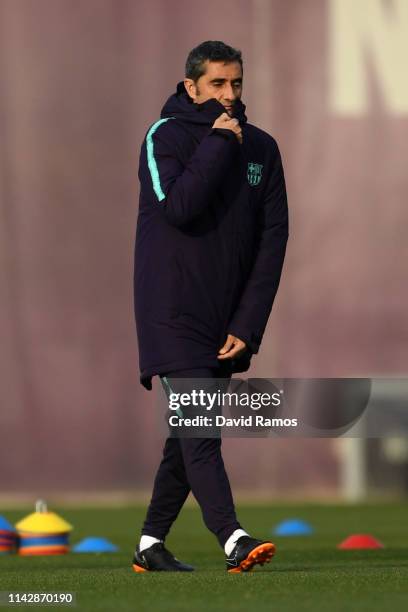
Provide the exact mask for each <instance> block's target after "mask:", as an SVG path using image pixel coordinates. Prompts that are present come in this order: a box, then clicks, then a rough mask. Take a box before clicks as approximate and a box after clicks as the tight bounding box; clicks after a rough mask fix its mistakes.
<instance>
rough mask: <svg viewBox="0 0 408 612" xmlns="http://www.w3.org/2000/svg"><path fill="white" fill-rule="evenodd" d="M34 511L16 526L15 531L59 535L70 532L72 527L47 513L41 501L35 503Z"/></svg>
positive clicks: (56, 515) (53, 514) (44, 504)
mask: <svg viewBox="0 0 408 612" xmlns="http://www.w3.org/2000/svg"><path fill="white" fill-rule="evenodd" d="M35 508H36V511H35V512H33V513H32V514H29V515H28V516H26V517H25V518H23V519H22V520H21V521H19V522H18V523H17V524H16V528H17V530H18V531H19V532H20V534H21V532H25V533H32V534H35V533H41V534H57V533H58V534H61V533H68V532H69V531H72V529H73V527H72V525H70V524H69V523H67V521H65V520H64V519H63V518H61V517H60V516H58V514H55V512H48V510H47V505H46V503H45V502H43V501H42V500H39V501H37V503H36V505H35Z"/></svg>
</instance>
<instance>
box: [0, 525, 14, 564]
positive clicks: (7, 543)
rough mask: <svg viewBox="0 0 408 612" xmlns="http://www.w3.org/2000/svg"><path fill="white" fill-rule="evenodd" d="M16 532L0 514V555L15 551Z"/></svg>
mask: <svg viewBox="0 0 408 612" xmlns="http://www.w3.org/2000/svg"><path fill="white" fill-rule="evenodd" d="M16 547H17V532H16V530H15V529H14V527H13V525H11V524H10V523H9V522H8V520H7V519H6V518H4V516H0V555H6V554H10V553H14V552H16Z"/></svg>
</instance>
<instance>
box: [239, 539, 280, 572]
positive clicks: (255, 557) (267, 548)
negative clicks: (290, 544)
mask: <svg viewBox="0 0 408 612" xmlns="http://www.w3.org/2000/svg"><path fill="white" fill-rule="evenodd" d="M275 551H276V548H275V545H274V544H272V542H265V543H264V544H260V545H259V546H256V547H255V548H253V549H252V550H251V552H250V553H249V555H248V556H247V558H246V559H244V560H243V561H241V563H240V564H239V566H238V567H233V568H232V569H229V570H227V571H228V573H229V574H240V573H241V572H249V571H251V569H252V568H253V567H254V565H263V564H264V563H269V562H270V560H271V559H272V557H273V556H274V554H275Z"/></svg>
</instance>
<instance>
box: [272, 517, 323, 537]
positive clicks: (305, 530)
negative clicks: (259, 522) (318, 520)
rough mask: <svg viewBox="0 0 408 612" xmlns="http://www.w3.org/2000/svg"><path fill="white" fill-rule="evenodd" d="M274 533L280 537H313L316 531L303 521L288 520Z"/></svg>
mask: <svg viewBox="0 0 408 612" xmlns="http://www.w3.org/2000/svg"><path fill="white" fill-rule="evenodd" d="M273 533H274V534H275V535H278V536H297V535H311V534H312V533H314V529H313V527H312V526H311V525H309V523H307V522H306V521H302V520H301V519H286V520H285V521H282V522H281V523H279V525H277V526H276V527H275V529H274V530H273Z"/></svg>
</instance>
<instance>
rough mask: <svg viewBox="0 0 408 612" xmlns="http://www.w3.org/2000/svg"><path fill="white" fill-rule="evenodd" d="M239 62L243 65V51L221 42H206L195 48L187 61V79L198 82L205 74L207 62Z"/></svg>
mask: <svg viewBox="0 0 408 612" xmlns="http://www.w3.org/2000/svg"><path fill="white" fill-rule="evenodd" d="M207 60H209V61H210V62H226V63H228V64H229V63H230V62H239V63H240V64H241V68H243V65H242V55H241V51H239V50H238V49H234V48H233V47H230V46H229V45H226V44H225V43H223V42H221V41H220V40H206V41H205V42H203V43H201V44H200V45H198V47H194V49H192V50H191V51H190V53H189V54H188V58H187V61H186V77H187V78H188V79H193V81H198V79H199V78H200V77H201V76H203V74H205V67H204V64H205V62H206V61H207Z"/></svg>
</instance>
